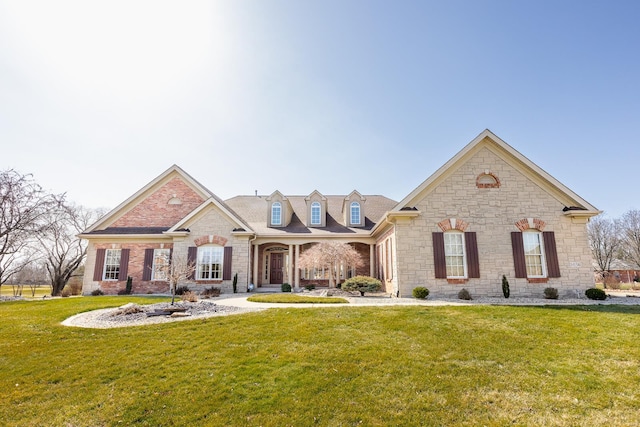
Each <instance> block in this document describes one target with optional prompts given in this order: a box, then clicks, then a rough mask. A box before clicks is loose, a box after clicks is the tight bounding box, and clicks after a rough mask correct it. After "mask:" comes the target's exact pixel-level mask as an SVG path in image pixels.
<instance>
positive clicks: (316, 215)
mask: <svg viewBox="0 0 640 427" xmlns="http://www.w3.org/2000/svg"><path fill="white" fill-rule="evenodd" d="M321 211H322V209H321V208H320V203H319V202H313V203H311V225H320V224H322V221H321V219H320V214H321Z"/></svg>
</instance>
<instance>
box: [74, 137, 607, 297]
mask: <svg viewBox="0 0 640 427" xmlns="http://www.w3.org/2000/svg"><path fill="white" fill-rule="evenodd" d="M598 213H599V211H598V210H597V209H596V208H595V207H594V206H592V205H591V204H589V203H588V202H587V201H585V200H584V199H582V198H581V197H580V196H578V195H577V194H575V193H574V192H572V191H571V190H570V189H568V188H567V187H565V186H564V185H563V184H561V183H560V182H558V181H557V180H556V179H555V178H553V177H552V176H550V175H549V174H548V173H546V172H545V171H544V170H542V169H541V168H540V167H538V166H537V165H535V164H534V163H532V162H531V161H530V160H529V159H527V158H526V157H524V156H523V155H522V154H520V153H519V152H518V151H516V150H515V149H514V148H512V147H511V146H509V145H508V144H507V143H505V142H504V141H502V140H501V139H500V138H498V137H497V136H496V135H495V134H493V133H492V132H491V131H489V130H485V131H483V132H482V133H481V134H480V135H478V136H477V137H476V138H475V139H474V140H473V141H471V142H470V143H469V144H468V145H467V146H466V147H464V148H463V149H462V150H461V151H460V152H459V153H458V154H456V155H455V156H454V157H453V158H452V159H451V160H449V161H448V162H447V163H446V164H445V165H444V166H442V167H441V168H440V169H438V170H437V171H436V172H435V173H434V174H433V175H431V176H430V177H429V178H427V180H426V181H424V182H423V183H422V184H420V185H419V186H418V187H417V188H416V189H414V190H413V191H411V192H410V193H409V194H408V195H407V196H406V197H405V198H404V199H402V200H401V201H400V202H396V201H393V200H391V199H389V198H386V197H384V196H380V195H363V194H361V193H359V192H358V191H356V190H354V191H352V192H351V193H349V194H346V195H325V194H322V193H321V192H319V191H317V190H314V191H312V192H311V193H310V194H309V195H307V196H299V195H298V196H291V195H284V194H282V193H281V192H279V191H277V190H276V191H274V192H273V193H271V194H269V195H254V196H237V197H233V198H231V199H228V200H221V199H220V198H218V197H217V196H216V195H215V194H214V193H213V192H211V191H210V190H208V189H207V188H206V187H204V186H203V185H202V184H200V183H199V182H198V181H196V180H195V179H193V178H192V177H191V176H190V175H188V174H187V173H186V172H185V171H184V170H182V169H181V168H179V167H178V166H175V165H174V166H172V167H170V168H169V169H167V170H166V171H165V172H163V173H162V174H161V175H160V176H158V177H157V178H155V179H154V180H152V181H151V182H150V183H149V184H147V185H146V186H144V187H143V188H141V189H140V190H139V191H138V192H137V193H135V194H134V195H132V196H131V197H129V198H128V199H127V200H125V201H124V202H123V203H122V204H120V205H119V206H118V207H116V208H115V209H113V210H112V211H111V212H109V213H108V214H107V215H105V216H104V217H103V218H101V219H100V220H99V221H98V222H96V223H95V224H93V225H92V226H91V227H90V228H89V229H87V230H85V231H84V232H83V233H82V234H81V237H82V238H84V239H87V240H88V243H89V248H88V255H87V261H86V269H85V271H86V273H85V278H84V293H85V294H88V293H91V292H92V291H93V290H95V289H101V290H102V291H103V292H105V293H116V292H117V291H119V290H121V289H124V286H125V284H126V280H127V277H131V278H132V280H133V291H134V292H135V293H147V292H154V293H155V292H167V291H168V284H167V282H166V280H165V277H164V273H163V271H164V270H163V266H164V265H165V264H166V262H167V260H168V259H174V260H179V259H182V260H188V261H189V262H192V263H194V264H195V265H196V266H197V268H196V271H195V272H194V274H193V277H192V280H191V281H190V283H189V287H190V288H192V289H194V290H202V289H204V288H205V287H209V286H215V287H219V288H221V289H222V292H232V278H233V276H234V275H236V274H237V283H238V285H237V289H238V291H239V292H246V291H247V289H248V288H249V287H250V285H253V286H255V287H278V288H279V287H280V285H281V284H282V283H290V284H291V285H292V286H293V287H294V288H295V289H300V288H301V287H304V286H306V285H309V284H314V285H315V286H327V284H328V280H327V279H328V272H327V271H324V270H323V269H321V268H316V269H300V268H297V267H296V266H297V264H298V262H297V261H298V259H299V257H300V254H301V253H303V252H304V251H305V250H306V249H308V248H309V247H310V246H311V245H313V244H315V243H317V242H321V241H325V240H332V241H340V242H344V243H348V244H350V245H352V246H353V247H354V248H355V249H356V250H357V251H358V252H359V253H360V254H361V255H362V258H363V259H364V260H365V262H364V265H363V266H360V267H359V268H357V269H354V268H352V267H351V266H348V265H345V266H342V268H341V271H340V273H339V274H340V280H344V279H346V278H348V277H351V276H353V275H356V274H357V275H361V274H364V275H371V276H374V277H378V278H379V279H381V280H382V281H383V283H384V286H385V290H386V292H388V293H390V294H391V295H393V296H401V297H408V296H411V294H412V290H413V288H415V287H416V286H426V287H428V288H429V289H430V291H431V295H433V296H436V297H437V296H455V295H457V293H458V291H459V290H460V289H462V288H466V289H467V290H469V291H470V292H471V295H472V296H499V295H501V292H502V291H501V278H502V276H503V275H505V276H506V277H507V278H508V279H509V281H510V284H511V293H512V295H514V296H541V295H542V293H543V290H544V288H545V287H554V288H557V289H558V290H559V292H560V294H561V295H573V294H575V293H576V292H580V293H582V292H583V291H584V289H586V288H589V287H591V286H593V283H594V279H593V271H592V267H591V252H590V250H589V245H588V242H587V233H586V224H587V222H588V220H589V218H591V217H592V216H594V215H597V214H598Z"/></svg>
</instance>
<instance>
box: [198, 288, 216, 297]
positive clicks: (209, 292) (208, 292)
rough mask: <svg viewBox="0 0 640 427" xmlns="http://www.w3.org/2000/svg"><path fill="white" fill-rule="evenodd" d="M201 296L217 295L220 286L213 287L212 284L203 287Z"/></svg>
mask: <svg viewBox="0 0 640 427" xmlns="http://www.w3.org/2000/svg"><path fill="white" fill-rule="evenodd" d="M202 296H204V297H205V298H212V297H219V296H220V288H214V287H213V286H212V287H210V288H204V292H202Z"/></svg>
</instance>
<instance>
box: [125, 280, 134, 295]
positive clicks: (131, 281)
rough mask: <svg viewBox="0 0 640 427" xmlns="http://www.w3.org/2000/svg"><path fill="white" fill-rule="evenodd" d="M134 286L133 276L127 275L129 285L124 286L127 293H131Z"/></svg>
mask: <svg viewBox="0 0 640 427" xmlns="http://www.w3.org/2000/svg"><path fill="white" fill-rule="evenodd" d="M132 288H133V277H131V276H127V286H126V287H125V288H124V290H125V293H126V294H127V295H131V289H132Z"/></svg>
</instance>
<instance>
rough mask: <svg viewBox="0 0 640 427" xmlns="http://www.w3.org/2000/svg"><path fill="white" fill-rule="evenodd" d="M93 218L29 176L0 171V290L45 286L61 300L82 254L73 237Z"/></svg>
mask: <svg viewBox="0 0 640 427" xmlns="http://www.w3.org/2000/svg"><path fill="white" fill-rule="evenodd" d="M98 215H99V212H98V211H96V210H90V209H86V208H84V207H82V206H78V205H75V204H73V203H71V202H69V201H68V200H67V199H66V195H65V194H52V193H49V192H47V191H45V190H44V189H43V188H42V187H41V186H40V185H39V184H38V183H37V182H36V181H35V180H34V179H33V176H32V175H30V174H21V173H20V172H18V171H16V170H14V169H8V170H3V171H0V287H1V286H2V285H5V284H11V285H14V286H15V285H19V286H24V285H27V286H30V287H34V286H39V285H43V284H49V285H50V286H51V294H52V295H60V293H61V292H62V289H63V288H64V287H65V285H66V284H67V283H68V282H69V280H70V279H71V278H72V277H73V276H74V275H75V274H78V271H79V268H80V267H81V266H82V265H83V263H84V259H85V256H86V253H87V247H86V243H85V242H83V241H82V240H81V239H79V238H78V237H77V235H78V234H79V233H80V232H81V231H83V230H84V229H85V228H87V227H88V226H89V225H90V224H91V223H92V222H93V221H95V220H96V219H97V217H98Z"/></svg>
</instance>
